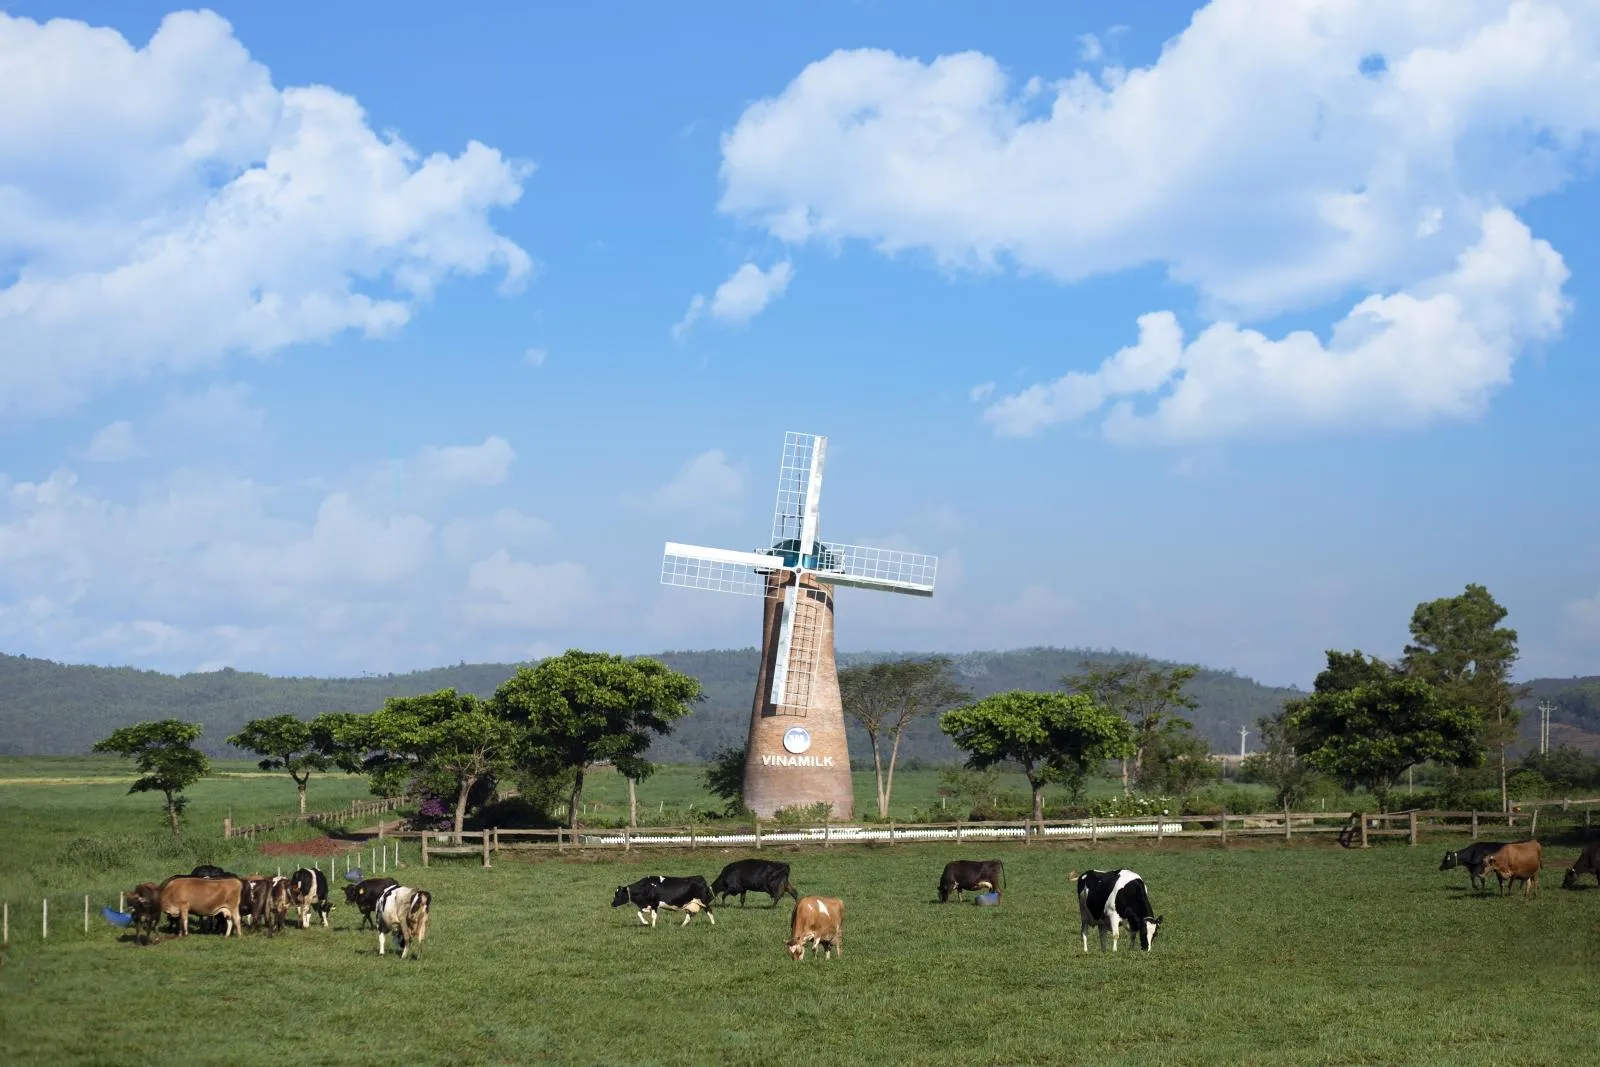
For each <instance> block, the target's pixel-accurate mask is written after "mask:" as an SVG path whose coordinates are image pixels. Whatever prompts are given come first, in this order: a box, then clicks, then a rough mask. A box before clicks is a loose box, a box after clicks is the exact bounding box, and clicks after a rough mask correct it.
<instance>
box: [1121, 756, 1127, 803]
mask: <svg viewBox="0 0 1600 1067" xmlns="http://www.w3.org/2000/svg"><path fill="white" fill-rule="evenodd" d="M1121 763H1122V795H1123V796H1127V795H1128V757H1126V756H1124V757H1122V760H1121Z"/></svg>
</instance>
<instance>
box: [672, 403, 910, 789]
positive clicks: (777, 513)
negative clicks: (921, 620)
mask: <svg viewBox="0 0 1600 1067" xmlns="http://www.w3.org/2000/svg"><path fill="white" fill-rule="evenodd" d="M827 450H828V439H827V438H826V437H820V436H815V435H813V434H804V433H788V434H785V435H784V438H783V461H782V462H781V463H780V464H779V467H778V503H777V507H776V509H775V510H774V514H773V518H772V545H771V547H770V548H764V549H760V550H758V551H755V552H740V551H737V550H735V549H721V548H701V547H699V546H697V545H681V544H678V543H676V542H674V541H668V542H667V548H666V555H665V556H664V557H663V558H662V561H661V581H662V583H663V584H665V585H677V586H684V587H686V588H689V589H712V590H716V591H717V592H721V593H742V594H745V595H749V596H758V597H760V598H762V629H761V666H760V670H759V673H758V675H757V677H756V693H755V701H754V704H753V706H752V707H751V709H750V736H749V740H748V741H747V742H746V743H745V756H744V802H745V805H746V806H747V807H749V808H750V809H751V810H752V811H754V812H755V813H756V814H757V815H760V816H763V817H770V816H771V815H772V813H773V812H775V811H777V810H778V809H779V808H787V807H792V806H795V805H807V804H815V803H818V802H820V801H826V802H828V803H830V804H832V805H833V817H834V818H836V819H852V818H854V817H855V794H854V791H853V790H852V788H851V783H850V753H849V750H848V749H847V747H846V745H845V734H844V705H843V702H842V701H841V700H840V699H839V671H838V668H837V667H836V666H835V664H834V658H833V587H834V586H836V585H848V586H854V587H855V588H858V589H877V590H880V591H883V592H889V593H907V594H910V595H912V596H932V595H933V582H934V574H935V571H936V570H937V568H938V563H939V561H938V559H937V557H934V556H923V555H918V554H916V553H914V552H898V551H895V550H893V549H883V548H863V547H861V546H860V545H841V544H834V543H832V542H828V541H821V540H818V539H817V502H818V500H819V499H820V498H821V496H822V466H823V461H824V459H825V458H826V457H827Z"/></svg>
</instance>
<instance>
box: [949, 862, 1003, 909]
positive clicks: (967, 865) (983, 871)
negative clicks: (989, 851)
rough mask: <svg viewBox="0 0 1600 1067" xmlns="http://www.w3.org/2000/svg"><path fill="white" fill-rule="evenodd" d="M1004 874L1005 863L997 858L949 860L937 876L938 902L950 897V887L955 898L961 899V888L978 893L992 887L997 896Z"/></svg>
mask: <svg viewBox="0 0 1600 1067" xmlns="http://www.w3.org/2000/svg"><path fill="white" fill-rule="evenodd" d="M1005 874H1006V868H1005V864H1003V863H1001V862H1000V861H999V860H951V861H950V862H949V863H947V864H945V865H944V873H943V874H941V875H940V876H939V903H941V904H943V903H945V902H946V901H948V900H949V899H950V891H951V890H952V889H953V890H955V894H956V899H957V900H960V899H961V893H962V890H969V891H971V892H974V893H979V892H983V891H984V890H989V889H992V890H994V892H995V895H996V896H998V895H999V894H1000V891H1001V889H1002V888H1004V883H1005Z"/></svg>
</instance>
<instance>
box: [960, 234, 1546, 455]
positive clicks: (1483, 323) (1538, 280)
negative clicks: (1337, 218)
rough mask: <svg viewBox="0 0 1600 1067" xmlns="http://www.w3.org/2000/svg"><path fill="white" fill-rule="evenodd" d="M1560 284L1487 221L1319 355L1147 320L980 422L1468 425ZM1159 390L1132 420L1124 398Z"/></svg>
mask: <svg viewBox="0 0 1600 1067" xmlns="http://www.w3.org/2000/svg"><path fill="white" fill-rule="evenodd" d="M1566 279H1567V268H1566V266H1565V264H1564V263H1563V262H1562V260H1561V257H1560V256H1559V255H1558V254H1557V253H1556V252H1555V250H1554V249H1552V248H1551V247H1550V245H1549V244H1547V243H1546V242H1544V241H1541V240H1536V239H1534V237H1533V236H1532V234H1531V233H1529V231H1528V228H1527V227H1526V226H1524V225H1523V224H1522V223H1521V222H1520V221H1519V220H1518V219H1517V218H1516V217H1515V216H1514V215H1512V214H1511V213H1510V212H1509V211H1506V210H1504V209H1495V210H1492V211H1490V212H1488V213H1487V214H1485V215H1484V217H1483V229H1482V234H1481V236H1480V238H1479V240H1478V243H1477V244H1475V245H1474V246H1472V247H1471V248H1469V249H1467V250H1466V251H1465V252H1464V253H1462V255H1461V257H1460V258H1459V260H1458V261H1457V263H1456V265H1455V267H1454V269H1452V270H1450V271H1449V272H1447V273H1445V274H1443V275H1440V276H1438V277H1436V278H1432V279H1429V280H1427V281H1425V282H1422V283H1419V284H1417V285H1415V286H1413V287H1411V288H1410V289H1407V290H1403V291H1401V292H1398V293H1394V294H1391V295H1388V296H1369V297H1367V298H1366V299H1364V300H1362V301H1361V302H1360V303H1359V304H1357V305H1356V306H1355V307H1354V308H1353V309H1352V310H1351V311H1350V312H1349V314H1347V315H1346V316H1345V317H1344V318H1343V319H1342V320H1341V321H1339V322H1338V323H1337V324H1336V325H1335V326H1334V328H1333V330H1332V333H1331V336H1330V338H1329V340H1328V342H1327V343H1326V344H1324V343H1323V342H1322V341H1320V340H1319V339H1318V338H1317V337H1316V336H1315V335H1314V334H1312V333H1310V332H1308V331H1297V332H1295V333H1291V334H1289V335H1288V336H1287V337H1285V338H1283V339H1282V340H1273V339H1270V338H1268V337H1266V336H1264V335H1262V334H1261V333H1259V332H1257V331H1255V330H1248V329H1242V328H1240V327H1239V326H1237V325H1236V324H1234V323H1228V322H1223V323H1216V324H1213V325H1211V326H1209V327H1207V328H1206V329H1204V330H1203V331H1201V333H1200V334H1199V335H1198V336H1197V337H1195V338H1194V339H1193V340H1191V341H1189V342H1188V343H1185V341H1184V336H1183V330H1182V328H1181V327H1180V326H1179V325H1178V321H1177V318H1176V316H1174V315H1173V314H1172V313H1171V312H1166V311H1163V312H1153V313H1150V314H1147V315H1143V316H1140V318H1139V340H1138V342H1137V343H1136V344H1133V345H1131V346H1129V347H1127V348H1124V349H1122V350H1121V351H1120V352H1118V353H1116V354H1115V355H1114V356H1112V357H1110V358H1109V359H1107V360H1106V361H1105V362H1104V363H1102V364H1101V366H1100V367H1099V369H1098V370H1095V371H1093V372H1090V373H1082V372H1076V371H1075V372H1072V373H1070V374H1067V375H1066V376H1064V377H1062V378H1060V379H1057V380H1056V381H1054V382H1050V383H1048V384H1043V385H1035V386H1033V387H1031V388H1029V389H1027V390H1024V391H1023V392H1021V393H1018V394H1016V395H1014V396H1009V397H1005V398H1004V399H1002V400H999V401H997V402H996V403H994V404H993V405H991V406H990V407H989V408H988V409H986V410H985V412H984V416H983V417H984V419H985V420H986V421H987V422H989V423H991V424H992V425H994V426H995V428H996V430H997V431H998V432H1000V433H1002V434H1008V435H1016V436H1023V435H1027V434H1032V433H1035V432H1037V431H1038V430H1040V429H1041V428H1043V427H1045V426H1048V425H1050V424H1052V423H1056V422H1061V421H1067V420H1073V419H1078V418H1081V417H1083V416H1086V415H1089V414H1091V413H1094V412H1096V411H1099V410H1100V409H1101V407H1102V406H1103V405H1104V404H1105V403H1107V402H1108V401H1112V402H1114V403H1113V406H1112V408H1111V411H1110V413H1109V415H1108V416H1107V417H1106V419H1105V423H1104V429H1105V432H1106V434H1107V436H1108V437H1111V438H1113V439H1116V440H1121V441H1135V440H1142V441H1148V440H1155V441H1166V442H1191V441H1204V440H1213V439H1218V438H1224V437H1234V436H1245V435H1251V434H1282V433H1293V432H1300V431H1305V430H1319V429H1326V428H1329V427H1333V426H1352V425H1353V426H1375V427H1409V426H1417V425H1423V424H1426V423H1429V422H1432V421H1434V420H1437V419H1441V418H1458V419H1459V418H1469V417H1472V416H1474V415H1477V414H1479V413H1480V412H1482V411H1483V410H1484V408H1485V407H1486V406H1487V404H1488V401H1489V398H1490V396H1491V395H1492V394H1493V393H1494V392H1495V391H1496V390H1497V389H1500V388H1503V387H1504V386H1505V385H1507V384H1508V383H1509V382H1510V380H1511V368H1512V365H1513V363H1514V362H1515V361H1516V359H1517V356H1518V354H1519V352H1520V351H1521V350H1522V349H1523V348H1524V347H1525V346H1527V345H1528V344H1530V343H1533V342H1536V341H1540V340H1544V339H1546V338H1549V337H1551V336H1553V335H1554V334H1555V333H1556V332H1557V331H1558V330H1559V329H1560V327H1561V323H1562V319H1563V317H1564V314H1565V312H1566V310H1567V306H1568V305H1567V302H1566V300H1565V298H1564V297H1563V296H1562V293H1561V287H1562V285H1563V283H1564V282H1565V281H1566ZM1160 391H1165V393H1164V395H1162V396H1161V398H1160V399H1159V400H1157V401H1156V403H1155V405H1154V408H1153V409H1152V410H1150V411H1148V412H1144V413H1139V412H1136V411H1135V409H1134V407H1133V405H1132V403H1131V401H1130V400H1129V399H1127V398H1132V397H1138V396H1141V395H1146V394H1153V393H1157V392H1160Z"/></svg>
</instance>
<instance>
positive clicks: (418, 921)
mask: <svg viewBox="0 0 1600 1067" xmlns="http://www.w3.org/2000/svg"><path fill="white" fill-rule="evenodd" d="M1542 863H1543V849H1542V848H1541V846H1540V844H1539V842H1537V841H1533V840H1528V841H1513V842H1504V841H1479V842H1475V843H1473V844H1472V845H1469V846H1468V847H1466V848H1463V849H1454V850H1451V851H1449V852H1446V853H1445V854H1444V862H1443V863H1441V864H1440V866H1439V869H1440V870H1451V869H1453V868H1456V867H1464V868H1466V870H1467V873H1468V875H1469V877H1470V880H1471V882H1472V885H1473V887H1474V888H1477V889H1482V888H1485V887H1486V886H1487V885H1488V875H1490V874H1493V875H1494V876H1495V877H1496V878H1497V879H1498V880H1499V883H1500V891H1501V892H1502V893H1509V892H1510V891H1511V890H1512V889H1513V888H1515V887H1516V883H1517V882H1519V881H1520V882H1522V883H1523V896H1524V898H1526V897H1527V896H1528V895H1529V894H1530V893H1532V892H1537V891H1538V886H1539V868H1540V866H1541V865H1542ZM1584 874H1592V875H1594V876H1595V879H1596V882H1597V883H1600V842H1595V843H1593V844H1590V845H1589V846H1588V847H1587V848H1585V849H1584V850H1583V853H1582V855H1580V856H1579V857H1578V859H1577V861H1576V862H1574V863H1573V864H1572V866H1571V867H1569V868H1568V869H1567V870H1566V872H1565V876H1564V878H1563V879H1562V883H1561V884H1562V887H1563V888H1567V889H1570V888H1573V887H1575V886H1576V885H1577V880H1578V878H1579V876H1581V875H1584ZM351 877H352V878H358V877H359V872H357V874H355V875H351ZM1067 878H1068V881H1070V882H1073V883H1074V885H1075V887H1076V890H1077V896H1078V918H1079V920H1080V922H1081V929H1080V931H1079V932H1080V934H1081V936H1082V939H1083V950H1084V951H1085V952H1087V951H1089V930H1090V928H1091V927H1093V928H1095V929H1097V930H1098V931H1099V936H1100V949H1101V951H1102V952H1103V951H1105V948H1106V935H1107V934H1110V935H1111V951H1112V952H1115V951H1117V939H1118V934H1119V932H1120V930H1121V928H1122V926H1123V925H1124V924H1126V925H1127V927H1128V930H1129V933H1130V936H1137V938H1138V944H1139V947H1140V948H1141V949H1143V950H1144V951H1146V952H1148V951H1149V950H1150V947H1151V945H1152V944H1153V943H1154V941H1155V937H1156V932H1157V931H1158V930H1159V929H1160V926H1161V923H1162V918H1161V916H1159V915H1157V914H1156V913H1155V909H1154V908H1152V907H1151V905H1150V895H1149V892H1148V890H1147V889H1146V887H1145V883H1144V879H1143V878H1141V877H1140V876H1139V875H1138V874H1137V873H1136V872H1134V871H1131V870H1127V869H1117V870H1110V871H1099V870H1090V871H1085V872H1084V873H1083V874H1081V875H1080V874H1078V872H1076V871H1073V872H1072V873H1071V874H1069V875H1068V876H1067ZM1004 888H1005V865H1004V864H1003V863H1001V861H999V860H952V861H951V862H950V863H947V864H946V865H945V868H944V870H943V872H942V873H941V874H940V876H939V883H938V887H937V889H938V896H939V901H940V903H945V902H948V901H949V900H950V897H951V895H952V894H954V895H955V898H956V899H957V900H958V901H959V900H961V899H962V893H964V892H972V893H980V894H984V895H985V897H983V898H980V901H979V902H980V903H982V902H984V900H985V899H987V900H990V901H992V902H994V903H998V902H999V899H1000V895H1001V893H1002V892H1003V891H1004ZM750 893H765V894H767V895H768V896H770V897H771V898H772V904H773V906H774V907H776V906H777V905H778V902H779V901H780V900H781V899H782V898H783V897H785V896H788V897H793V898H794V901H795V908H794V915H793V917H792V918H791V920H790V924H789V937H788V940H787V941H786V943H785V947H786V948H787V950H788V953H789V956H790V958H791V959H795V960H802V959H804V958H805V956H806V951H807V949H812V950H814V951H815V953H816V954H818V955H821V956H822V957H823V958H824V959H828V958H831V957H838V956H840V955H841V954H842V951H843V946H844V901H843V900H840V899H839V898H838V897H824V896H805V897H802V896H801V895H800V893H799V892H798V891H797V890H796V889H795V888H794V886H793V885H792V884H791V883H790V881H789V865H788V864H787V863H780V862H777V861H774V860H760V859H742V860H735V861H734V862H733V863H730V864H728V865H727V866H726V867H724V868H723V869H722V873H721V874H719V875H717V877H716V878H715V879H713V880H712V882H711V884H709V885H707V884H706V880H705V878H704V877H702V876H701V875H690V876H688V877H681V878H680V877H668V876H665V875H659V874H653V875H649V876H647V877H644V878H641V879H639V880H638V881H636V882H633V883H632V884H629V885H619V886H617V890H616V894H615V895H614V896H613V897H612V900H611V906H612V907H614V908H617V907H622V906H623V905H626V904H632V905H633V906H634V908H635V909H636V911H637V913H638V917H639V922H640V924H641V925H644V924H646V923H648V925H650V926H652V927H654V926H655V924H656V917H657V915H658V914H659V913H660V912H661V911H662V910H663V909H665V910H667V911H681V912H683V913H684V917H683V923H682V924H681V925H688V923H689V922H690V921H691V920H692V919H693V918H694V917H695V916H696V915H698V914H700V913H701V912H702V911H703V912H705V914H706V918H707V919H708V920H709V921H710V922H711V923H712V925H715V924H716V921H717V917H716V914H715V912H714V910H713V904H714V903H718V902H722V903H725V902H726V901H727V899H728V898H729V897H730V896H737V897H738V898H739V906H740V907H743V906H744V903H745V898H746V896H747V895H748V894H750ZM344 897H345V902H346V903H348V904H350V905H352V906H354V907H355V908H356V909H357V910H358V911H359V912H360V913H361V926H363V927H365V926H367V925H368V924H371V925H372V926H373V927H374V928H375V929H376V930H377V932H378V955H380V956H381V955H383V954H384V950H385V943H386V939H387V937H388V936H389V935H390V934H393V935H394V936H395V938H396V940H398V941H399V943H400V958H401V959H404V958H405V957H406V955H407V954H408V953H410V952H411V951H412V949H413V948H414V947H415V946H418V945H420V944H421V942H422V940H423V938H425V937H426V936H427V931H428V908H429V906H430V905H431V904H432V901H433V897H432V894H430V893H429V892H428V891H427V890H424V889H416V888H414V887H411V886H404V885H401V884H400V883H399V882H397V881H395V879H393V878H360V879H359V880H358V881H356V882H355V883H354V884H352V885H346V886H345V887H344ZM128 899H129V902H130V903H129V911H130V913H131V917H132V921H133V923H134V924H135V926H136V929H137V937H138V939H139V940H140V941H141V942H148V941H149V940H150V939H151V938H152V936H153V935H154V933H155V931H156V928H157V927H158V926H159V925H160V923H161V920H162V919H163V917H164V918H166V919H167V920H169V921H170V922H171V923H172V924H173V927H174V929H175V930H176V933H177V934H178V936H180V937H183V936H186V935H187V934H188V932H189V917H190V916H191V915H193V916H195V917H197V918H198V919H200V921H201V923H202V924H205V923H207V922H208V921H209V922H212V923H222V924H224V925H223V931H222V932H223V936H224V937H227V936H229V935H233V936H238V935H239V934H240V932H241V928H242V927H244V926H249V927H251V928H252V929H255V930H263V931H266V932H267V933H268V934H275V933H277V932H279V931H280V930H282V929H283V926H284V923H285V921H286V920H287V919H288V916H289V913H290V911H294V912H296V913H297V917H298V919H299V923H300V926H301V928H302V929H304V928H306V927H309V926H310V925H311V915H312V913H313V912H315V913H316V914H317V915H318V916H319V917H320V918H321V920H322V925H323V926H327V925H328V912H329V911H330V910H331V909H332V907H333V898H332V896H331V895H330V894H329V890H328V877H327V875H325V874H324V873H323V872H322V871H320V870H317V869H316V868H311V867H302V868H300V869H299V870H297V871H295V872H293V873H292V874H290V875H288V876H284V875H264V874H249V875H236V874H233V873H231V872H229V871H225V870H223V869H222V868H220V867H213V866H210V865H203V866H200V867H196V868H195V869H194V870H193V871H191V872H189V873H188V874H176V875H173V876H172V877H170V878H168V879H167V880H166V881H164V882H161V883H159V884H158V883H155V882H143V883H141V884H140V885H138V886H136V887H135V888H134V889H133V891H132V893H130V894H128Z"/></svg>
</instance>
